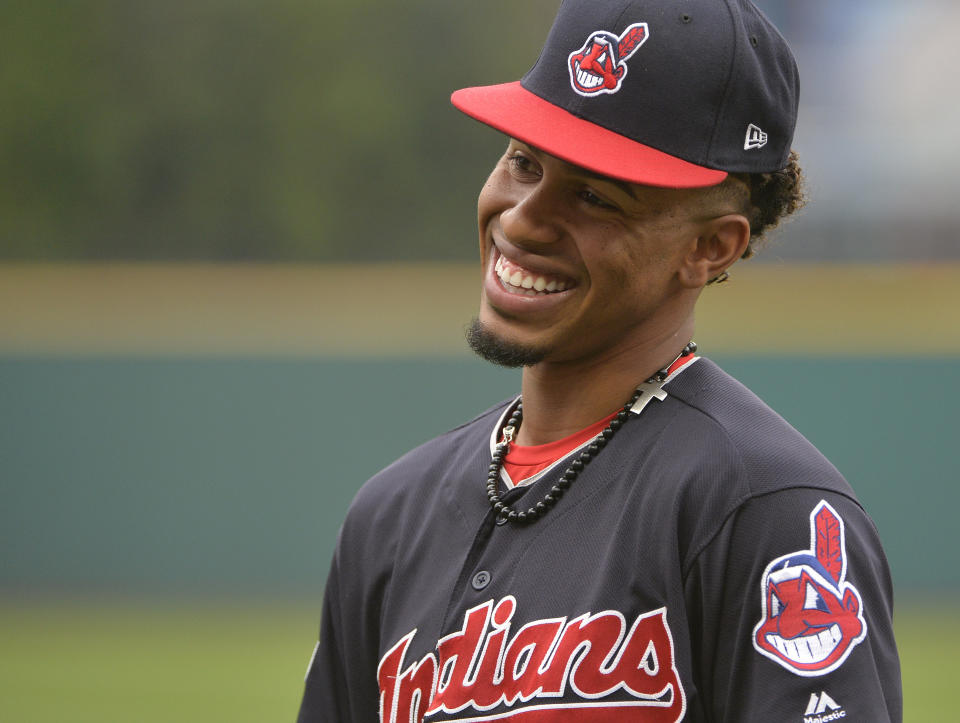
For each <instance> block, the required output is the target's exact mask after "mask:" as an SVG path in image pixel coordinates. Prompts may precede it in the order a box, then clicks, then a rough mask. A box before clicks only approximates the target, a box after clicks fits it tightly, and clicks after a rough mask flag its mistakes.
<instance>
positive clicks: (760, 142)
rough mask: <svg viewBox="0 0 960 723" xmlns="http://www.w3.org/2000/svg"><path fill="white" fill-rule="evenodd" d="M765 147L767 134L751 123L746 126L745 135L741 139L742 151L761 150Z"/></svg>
mask: <svg viewBox="0 0 960 723" xmlns="http://www.w3.org/2000/svg"><path fill="white" fill-rule="evenodd" d="M765 145H767V134H766V133H764V132H763V131H762V130H760V128H759V127H757V126H755V125H754V124H753V123H751V124H750V125H748V126H747V135H746V136H745V137H744V139H743V150H745V151H749V150H750V149H751V148H763V147H764V146H765Z"/></svg>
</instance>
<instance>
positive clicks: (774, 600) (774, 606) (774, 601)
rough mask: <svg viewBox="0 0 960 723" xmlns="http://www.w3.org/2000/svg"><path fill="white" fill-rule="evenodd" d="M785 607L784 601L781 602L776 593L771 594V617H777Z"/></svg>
mask: <svg viewBox="0 0 960 723" xmlns="http://www.w3.org/2000/svg"><path fill="white" fill-rule="evenodd" d="M782 609H783V603H781V602H780V598H778V597H777V596H776V595H775V594H773V593H771V594H770V617H772V618H775V617H777V615H779V614H780V611H781V610H782Z"/></svg>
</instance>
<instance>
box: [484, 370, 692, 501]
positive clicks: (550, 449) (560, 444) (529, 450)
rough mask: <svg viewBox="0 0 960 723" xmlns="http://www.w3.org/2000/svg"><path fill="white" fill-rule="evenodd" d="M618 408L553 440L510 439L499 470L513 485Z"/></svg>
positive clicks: (594, 430)
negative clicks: (528, 441) (520, 441)
mask: <svg viewBox="0 0 960 723" xmlns="http://www.w3.org/2000/svg"><path fill="white" fill-rule="evenodd" d="M696 358H697V357H695V356H693V355H691V356H687V357H681V358H679V359H677V360H676V361H675V362H674V363H673V364H671V365H670V367H669V369H667V375H668V377H669V376H670V375H672V374H673V373H674V372H676V371H678V370H679V369H680V368H681V367H684V366H686V365H687V364H689V363H690V362H692V361H693V360H694V359H696ZM619 412H620V410H619V409H618V410H616V411H615V412H614V413H613V414H611V415H609V416H607V417H604V418H603V419H601V420H599V421H597V422H594V423H593V424H591V425H590V426H589V427H586V428H585V429H581V430H580V431H579V432H576V433H574V434H571V435H570V436H569V437H564V438H563V439H558V440H557V441H556V442H548V443H547V444H535V445H529V446H525V445H521V444H517V443H516V442H514V443H513V444H511V445H510V450H509V451H508V452H507V456H506V457H504V459H503V470H504V471H505V472H506V473H507V475H509V477H510V480H511V481H512V482H513V486H517V485H519V484H521V483H522V482H523V481H524V480H527V479H529V478H531V477H533V476H534V475H535V474H537V473H538V472H542V471H543V470H545V469H546V468H547V467H549V466H550V465H552V464H553V463H554V462H556V461H557V460H558V459H562V458H563V457H566V456H567V455H568V454H570V453H571V452H572V451H573V450H575V449H576V448H577V447H579V446H580V445H581V444H584V443H585V442H588V441H589V440H591V439H593V438H594V437H596V436H597V435H598V434H600V432H602V431H603V430H604V428H605V427H606V426H607V425H608V424H609V423H610V420H611V419H613V418H614V417H615V416H617V414H618V413H619Z"/></svg>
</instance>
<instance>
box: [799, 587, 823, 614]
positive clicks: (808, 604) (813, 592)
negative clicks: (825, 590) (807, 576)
mask: <svg viewBox="0 0 960 723" xmlns="http://www.w3.org/2000/svg"><path fill="white" fill-rule="evenodd" d="M803 609H804V610H823V611H824V612H829V611H828V610H827V604H826V603H825V602H824V600H823V598H822V597H821V596H820V593H819V592H817V588H815V587H814V586H813V585H811V584H810V583H809V582H808V583H807V594H806V597H805V599H804V601H803Z"/></svg>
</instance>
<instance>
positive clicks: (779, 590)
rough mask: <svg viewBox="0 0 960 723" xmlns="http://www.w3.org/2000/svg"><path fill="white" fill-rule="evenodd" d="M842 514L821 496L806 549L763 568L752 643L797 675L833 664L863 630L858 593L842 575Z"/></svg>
mask: <svg viewBox="0 0 960 723" xmlns="http://www.w3.org/2000/svg"><path fill="white" fill-rule="evenodd" d="M846 577H847V550H846V545H845V542H844V531H843V519H842V518H841V517H840V515H838V514H837V511H836V510H834V509H833V507H831V506H830V505H829V504H828V503H827V501H826V500H821V501H820V503H819V504H818V505H817V506H816V507H814V509H813V511H812V512H811V513H810V549H809V550H798V551H797V552H792V553H790V554H788V555H783V556H782V557H778V558H777V559H775V560H774V561H773V562H771V563H770V564H769V565H767V569H766V570H765V571H764V573H763V579H762V582H761V596H762V597H761V605H762V611H763V615H762V616H761V618H760V622H758V623H757V625H756V627H755V628H754V629H753V647H754V648H756V649H757V652H759V653H760V654H762V655H765V656H767V657H768V658H770V660H773V661H774V662H776V663H779V664H780V665H782V666H783V667H784V668H786V669H787V670H789V671H790V672H792V673H796V674H797V675H804V676H816V675H823V674H825V673H829V672H830V671H831V670H835V669H836V668H838V667H839V666H840V665H842V664H843V661H844V660H846V659H847V656H848V655H850V652H851V651H852V650H853V649H854V648H855V647H856V646H857V644H858V643H860V641H862V640H863V639H864V638H865V637H866V635H867V623H866V621H865V620H864V619H863V602H862V600H861V598H860V593H859V592H858V591H857V589H856V588H855V587H854V586H853V585H852V584H850V583H849V582H848V581H847V579H846Z"/></svg>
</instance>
